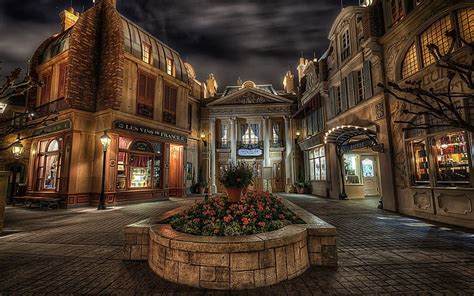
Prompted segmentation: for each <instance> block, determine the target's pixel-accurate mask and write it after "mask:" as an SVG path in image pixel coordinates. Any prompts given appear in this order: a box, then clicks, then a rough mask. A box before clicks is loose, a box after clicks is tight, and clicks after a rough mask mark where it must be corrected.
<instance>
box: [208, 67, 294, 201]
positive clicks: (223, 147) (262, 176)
mask: <svg viewBox="0 0 474 296" xmlns="http://www.w3.org/2000/svg"><path fill="white" fill-rule="evenodd" d="M292 79H293V76H292V75H291V73H287V75H286V77H285V83H284V84H285V86H286V88H285V90H284V91H281V92H277V91H276V90H275V89H274V88H273V86H272V85H256V84H255V83H254V82H252V81H245V82H239V83H240V85H236V86H227V87H226V88H225V90H224V92H223V93H221V94H217V93H214V96H213V97H210V98H209V99H208V102H207V103H206V105H205V106H204V107H203V109H202V118H201V120H202V139H203V142H202V152H203V154H202V158H201V159H202V167H203V171H204V176H207V180H209V184H210V189H211V192H212V193H215V192H225V189H224V187H223V186H222V184H220V182H219V176H220V174H221V173H222V172H223V171H225V170H226V169H227V168H228V166H229V164H230V163H234V164H235V163H237V162H246V163H248V164H249V165H251V166H253V167H254V173H255V175H256V177H255V180H254V184H253V186H252V187H251V188H250V189H251V190H252V189H253V190H269V191H270V192H282V191H285V190H286V188H288V190H290V189H291V187H292V185H293V183H294V180H295V175H294V170H295V168H296V164H295V163H296V162H297V161H296V160H295V158H294V126H293V120H292V119H291V114H292V107H293V105H294V104H295V97H296V96H295V93H294V92H293V82H292ZM207 84H208V85H211V86H212V85H217V83H216V82H215V78H214V77H213V75H211V76H210V79H209V80H208V83H207Z"/></svg>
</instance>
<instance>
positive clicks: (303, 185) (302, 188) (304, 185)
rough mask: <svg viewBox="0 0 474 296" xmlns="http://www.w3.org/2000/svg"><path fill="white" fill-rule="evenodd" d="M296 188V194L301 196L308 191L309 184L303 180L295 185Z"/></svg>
mask: <svg viewBox="0 0 474 296" xmlns="http://www.w3.org/2000/svg"><path fill="white" fill-rule="evenodd" d="M295 187H296V192H298V193H299V194H303V193H306V189H307V188H308V187H309V182H308V181H305V180H303V179H301V180H299V181H298V182H296V183H295Z"/></svg>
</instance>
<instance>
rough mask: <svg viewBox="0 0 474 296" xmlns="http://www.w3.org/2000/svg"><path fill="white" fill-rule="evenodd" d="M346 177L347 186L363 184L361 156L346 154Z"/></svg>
mask: <svg viewBox="0 0 474 296" xmlns="http://www.w3.org/2000/svg"><path fill="white" fill-rule="evenodd" d="M344 177H345V181H346V184H361V177H360V156H359V155H357V154H344Z"/></svg>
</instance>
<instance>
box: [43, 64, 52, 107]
mask: <svg viewBox="0 0 474 296" xmlns="http://www.w3.org/2000/svg"><path fill="white" fill-rule="evenodd" d="M52 77H53V73H52V72H51V71H50V72H48V73H46V74H44V75H43V76H42V77H41V80H42V81H43V86H42V87H41V93H40V105H44V104H47V103H49V100H50V98H51V79H52Z"/></svg>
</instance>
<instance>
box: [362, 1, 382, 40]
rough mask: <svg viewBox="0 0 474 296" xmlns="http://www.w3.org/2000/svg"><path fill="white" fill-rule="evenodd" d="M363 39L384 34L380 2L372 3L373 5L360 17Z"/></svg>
mask: <svg viewBox="0 0 474 296" xmlns="http://www.w3.org/2000/svg"><path fill="white" fill-rule="evenodd" d="M362 21H363V26H364V36H365V39H366V40H367V39H369V38H370V37H381V36H382V35H383V34H384V28H385V27H384V20H383V7H382V1H377V0H376V1H374V4H372V5H370V6H369V7H367V9H366V10H364V14H363V16H362Z"/></svg>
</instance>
